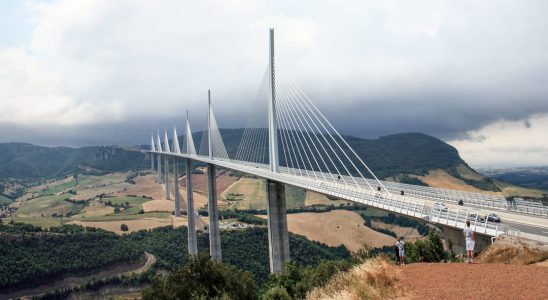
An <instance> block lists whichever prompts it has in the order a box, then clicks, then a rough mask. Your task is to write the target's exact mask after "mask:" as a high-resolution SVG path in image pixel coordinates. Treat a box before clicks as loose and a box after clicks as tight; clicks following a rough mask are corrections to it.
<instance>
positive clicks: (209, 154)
mask: <svg viewBox="0 0 548 300" xmlns="http://www.w3.org/2000/svg"><path fill="white" fill-rule="evenodd" d="M207 149H208V156H209V159H213V146H212V143H211V91H210V90H207Z"/></svg>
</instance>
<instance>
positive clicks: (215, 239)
mask: <svg viewBox="0 0 548 300" xmlns="http://www.w3.org/2000/svg"><path fill="white" fill-rule="evenodd" d="M216 173H217V170H216V167H215V165H213V164H208V165H207V195H208V204H207V209H208V215H209V254H210V256H211V258H212V259H213V260H216V261H221V259H222V255H221V233H220V231H219V209H218V207H217V182H216V179H217V176H216V175H217V174H216Z"/></svg>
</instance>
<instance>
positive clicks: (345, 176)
mask: <svg viewBox="0 0 548 300" xmlns="http://www.w3.org/2000/svg"><path fill="white" fill-rule="evenodd" d="M269 71H270V70H269V69H268V68H267V70H266V71H265V74H264V76H263V80H262V81H261V84H260V86H259V90H258V92H257V96H256V100H255V104H254V106H253V110H252V113H251V116H250V118H249V120H248V122H247V125H246V127H245V129H244V133H243V136H242V140H241V142H240V145H239V147H238V150H237V153H236V157H235V160H237V161H240V162H242V163H246V164H254V165H256V166H257V167H264V168H268V163H269V155H268V149H269V147H268V146H269V145H268V142H269V139H268V114H269V112H268V101H269V99H270V93H271V89H270V85H271V83H270V77H269ZM275 99H276V102H275V106H276V111H277V118H276V120H277V124H278V131H277V132H278V153H279V163H280V170H281V171H282V172H287V173H290V174H292V175H295V176H306V177H310V178H314V179H316V180H322V181H335V182H339V183H341V184H344V185H347V186H350V185H354V186H357V187H360V188H361V187H367V188H369V189H371V190H377V189H381V187H382V189H384V190H385V191H387V189H386V188H385V187H384V185H383V184H382V182H380V181H379V180H378V178H377V177H376V176H375V174H373V172H372V171H371V169H370V168H369V167H368V166H367V165H366V164H365V162H364V161H363V160H362V159H361V157H360V156H359V155H358V154H357V153H356V152H355V151H354V149H352V147H351V146H350V145H349V144H348V143H347V142H346V140H345V139H344V138H343V137H342V136H341V135H340V134H339V132H338V131H337V130H336V129H335V128H334V127H333V125H332V124H331V123H330V122H329V121H328V120H327V118H326V117H325V116H324V115H323V114H322V113H321V111H320V110H319V109H318V107H317V106H316V105H315V104H314V103H313V102H312V101H311V100H310V99H309V98H308V97H307V96H306V95H305V93H304V92H303V91H302V89H301V88H300V87H299V86H298V85H297V84H296V83H295V82H294V81H293V80H292V79H291V78H289V77H288V76H286V75H285V74H284V73H277V74H276V85H275ZM367 178H371V179H372V180H368V179H367ZM373 185H376V186H377V188H374V187H373Z"/></svg>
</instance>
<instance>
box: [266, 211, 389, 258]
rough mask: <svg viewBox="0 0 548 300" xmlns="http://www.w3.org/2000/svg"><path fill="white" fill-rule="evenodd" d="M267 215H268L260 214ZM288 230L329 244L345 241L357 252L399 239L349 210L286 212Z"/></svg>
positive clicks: (345, 244)
mask: <svg viewBox="0 0 548 300" xmlns="http://www.w3.org/2000/svg"><path fill="white" fill-rule="evenodd" d="M259 217H262V218H266V216H259ZM287 227H288V230H289V231H290V232H292V233H295V234H300V235H304V236H306V237H307V238H308V239H309V240H313V241H318V242H321V243H324V244H327V245H329V246H339V245H344V246H345V247H346V248H348V250H350V251H351V252H356V251H357V250H358V249H359V248H360V247H361V246H362V245H363V244H367V245H369V246H371V247H382V246H389V245H395V243H396V239H395V238H393V237H391V236H389V235H386V234H384V233H380V232H378V231H375V230H373V229H371V228H369V227H367V226H365V225H364V221H363V219H362V217H361V216H360V215H358V214H357V213H355V212H353V211H348V210H334V211H330V212H325V213H298V214H288V215H287Z"/></svg>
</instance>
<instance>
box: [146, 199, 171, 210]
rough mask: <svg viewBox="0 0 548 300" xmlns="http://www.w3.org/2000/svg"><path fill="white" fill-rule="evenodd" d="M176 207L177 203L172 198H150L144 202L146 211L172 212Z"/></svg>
mask: <svg viewBox="0 0 548 300" xmlns="http://www.w3.org/2000/svg"><path fill="white" fill-rule="evenodd" d="M174 209H175V203H174V201H171V200H150V201H147V202H145V203H143V210H144V212H153V211H167V212H171V211H173V210H174Z"/></svg>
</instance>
